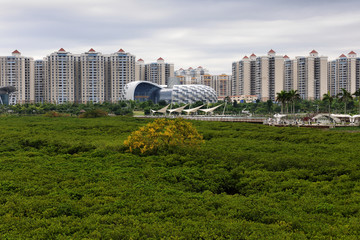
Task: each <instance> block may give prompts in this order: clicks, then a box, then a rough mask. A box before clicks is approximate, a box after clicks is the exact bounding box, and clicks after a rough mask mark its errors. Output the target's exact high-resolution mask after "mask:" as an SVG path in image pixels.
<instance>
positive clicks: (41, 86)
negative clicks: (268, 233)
mask: <svg viewBox="0 0 360 240" xmlns="http://www.w3.org/2000/svg"><path fill="white" fill-rule="evenodd" d="M34 74H35V78H34V81H35V84H34V88H35V89H34V94H35V103H44V102H45V74H44V61H43V60H36V61H35V62H34Z"/></svg>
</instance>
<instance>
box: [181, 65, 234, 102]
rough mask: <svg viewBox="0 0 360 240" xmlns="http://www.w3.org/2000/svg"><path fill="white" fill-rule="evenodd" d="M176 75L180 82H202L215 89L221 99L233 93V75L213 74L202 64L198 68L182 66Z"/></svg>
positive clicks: (188, 83)
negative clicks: (184, 67)
mask: <svg viewBox="0 0 360 240" xmlns="http://www.w3.org/2000/svg"><path fill="white" fill-rule="evenodd" d="M175 77H176V78H177V82H178V83H179V84H187V85H190V84H202V85H205V86H208V87H211V88H213V89H214V90H215V92H216V94H217V96H218V98H219V99H223V98H225V97H227V96H230V95H231V94H232V91H231V86H232V84H231V80H232V77H231V75H227V74H221V75H211V74H210V73H209V71H208V70H207V69H205V68H203V67H201V66H199V67H197V68H192V67H190V68H188V69H186V70H184V69H183V68H180V69H179V70H177V71H175Z"/></svg>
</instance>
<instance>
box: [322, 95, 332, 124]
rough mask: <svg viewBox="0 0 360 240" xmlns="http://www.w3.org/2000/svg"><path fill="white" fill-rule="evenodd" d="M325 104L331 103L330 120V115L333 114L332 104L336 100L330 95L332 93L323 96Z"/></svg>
mask: <svg viewBox="0 0 360 240" xmlns="http://www.w3.org/2000/svg"><path fill="white" fill-rule="evenodd" d="M322 100H323V101H324V102H329V118H330V114H331V104H332V102H333V101H334V98H333V97H332V96H331V95H330V92H328V93H325V94H324V95H323V99H322Z"/></svg>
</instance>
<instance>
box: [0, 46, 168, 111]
mask: <svg viewBox="0 0 360 240" xmlns="http://www.w3.org/2000/svg"><path fill="white" fill-rule="evenodd" d="M173 76H174V65H173V64H169V63H165V62H164V59H162V58H159V59H158V60H157V62H155V63H149V64H145V63H144V61H143V60H142V59H139V60H138V61H137V62H136V61H135V56H134V55H132V54H130V53H127V52H125V51H124V50H123V49H120V50H119V51H117V52H115V53H112V54H102V53H100V52H96V51H95V50H94V49H92V48H91V49H90V50H89V51H88V52H85V53H82V54H72V53H70V52H67V51H66V50H65V49H63V48H61V49H59V51H57V52H54V53H52V54H50V55H48V56H47V57H45V58H44V59H43V60H36V61H34V59H33V58H31V57H24V56H22V55H21V53H20V52H19V51H18V50H15V51H14V52H12V55H11V56H4V57H0V86H14V87H15V88H16V89H17V91H16V92H15V93H13V94H11V96H10V99H9V103H10V104H16V103H33V102H35V103H37V102H52V103H57V104H61V103H64V102H82V103H87V102H94V103H97V102H99V103H101V102H104V101H109V102H117V101H119V100H122V99H123V96H122V94H123V88H124V86H125V85H126V84H127V83H129V82H132V81H136V80H146V81H151V82H154V83H157V84H159V85H166V84H167V79H168V78H169V77H173Z"/></svg>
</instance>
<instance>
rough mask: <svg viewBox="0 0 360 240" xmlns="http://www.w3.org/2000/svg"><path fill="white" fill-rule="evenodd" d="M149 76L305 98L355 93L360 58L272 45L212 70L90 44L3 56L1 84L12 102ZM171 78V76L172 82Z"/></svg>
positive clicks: (107, 88) (49, 98) (106, 94)
mask: <svg viewBox="0 0 360 240" xmlns="http://www.w3.org/2000/svg"><path fill="white" fill-rule="evenodd" d="M137 80H145V81H150V82H153V83H156V84H159V85H171V84H174V82H175V84H203V85H206V86H209V87H212V88H213V89H214V90H215V91H216V93H217V95H218V97H219V98H224V97H227V96H232V97H235V96H251V98H253V97H254V96H255V97H256V98H258V99H260V100H262V101H267V100H269V99H270V100H273V101H274V100H275V98H276V93H278V92H280V91H281V90H286V91H289V90H292V89H295V90H298V93H299V94H300V96H301V97H302V98H303V99H321V97H322V96H323V94H324V93H327V92H330V94H331V95H333V96H335V95H336V94H338V93H339V92H340V90H341V88H345V89H346V90H348V91H349V92H351V93H353V92H355V91H356V90H357V89H359V87H360V58H357V56H356V53H355V52H353V51H351V52H350V53H349V54H348V55H347V56H345V55H344V54H342V55H341V56H340V57H339V58H338V59H336V60H333V61H330V62H329V61H328V57H324V56H319V54H318V52H317V51H315V50H313V51H311V52H310V54H309V56H299V57H296V58H295V59H290V58H289V57H288V56H286V55H285V56H279V55H276V53H275V51H273V50H270V51H269V52H268V55H267V56H256V55H255V54H252V55H251V56H250V57H247V56H245V57H244V58H243V59H242V60H240V61H237V62H234V63H233V64H232V75H227V74H221V75H211V74H209V71H208V70H207V69H205V68H203V67H201V66H199V67H197V68H191V67H190V68H188V69H182V68H181V69H179V70H177V71H175V72H174V65H173V64H170V63H165V61H164V59H162V58H159V59H158V60H157V61H156V62H153V63H147V64H146V63H145V62H144V60H142V59H139V60H137V61H136V60H135V56H134V55H132V54H130V53H128V52H125V51H124V50H123V49H120V50H119V51H117V52H115V53H112V54H102V53H100V52H97V51H95V50H94V49H90V50H89V51H88V52H85V53H82V54H72V53H70V52H67V51H65V50H64V49H63V48H61V49H60V50H59V51H56V52H54V53H52V54H50V55H48V56H47V57H45V58H43V60H36V61H34V60H33V58H31V57H24V56H22V55H21V53H20V52H19V51H17V50H15V51H14V52H12V55H11V56H4V57H0V86H14V87H15V88H16V89H17V91H16V92H15V93H13V94H11V95H10V99H9V103H10V104H16V103H32V102H52V103H57V104H60V103H64V102H82V103H87V102H90V101H91V102H95V103H96V102H104V101H109V102H117V101H119V100H122V99H123V96H122V94H123V89H124V86H125V85H126V84H127V83H129V82H132V81H137ZM169 81H171V82H169Z"/></svg>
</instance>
